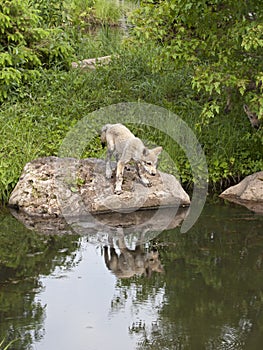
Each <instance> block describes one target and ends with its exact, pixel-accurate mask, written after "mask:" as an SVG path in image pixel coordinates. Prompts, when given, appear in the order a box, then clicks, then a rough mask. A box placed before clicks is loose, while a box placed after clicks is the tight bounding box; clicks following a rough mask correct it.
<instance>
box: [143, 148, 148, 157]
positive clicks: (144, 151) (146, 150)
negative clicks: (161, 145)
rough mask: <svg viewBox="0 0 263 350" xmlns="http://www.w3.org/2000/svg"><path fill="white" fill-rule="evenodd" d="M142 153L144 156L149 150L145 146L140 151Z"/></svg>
mask: <svg viewBox="0 0 263 350" xmlns="http://www.w3.org/2000/svg"><path fill="white" fill-rule="evenodd" d="M142 154H143V155H144V156H148V154H149V150H148V149H147V148H146V147H145V148H144V149H143V151H142Z"/></svg>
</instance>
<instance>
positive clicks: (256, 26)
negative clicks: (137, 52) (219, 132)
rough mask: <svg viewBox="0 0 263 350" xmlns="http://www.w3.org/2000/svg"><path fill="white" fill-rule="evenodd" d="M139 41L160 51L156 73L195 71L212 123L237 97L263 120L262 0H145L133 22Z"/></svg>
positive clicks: (194, 83)
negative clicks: (175, 70)
mask: <svg viewBox="0 0 263 350" xmlns="http://www.w3.org/2000/svg"><path fill="white" fill-rule="evenodd" d="M131 20H132V22H133V24H134V25H135V27H134V30H133V35H134V37H135V41H139V42H140V43H141V44H142V45H150V44H152V45H154V46H158V48H159V54H158V56H154V57H152V62H151V64H152V66H153V68H154V69H157V70H162V69H166V67H167V66H168V65H172V66H173V67H175V68H176V69H178V67H183V66H186V65H188V66H189V65H190V66H191V67H192V68H193V77H192V87H193V88H194V89H195V90H196V91H197V92H203V93H205V94H206V95H207V98H209V99H210V100H212V102H211V103H210V108H209V109H207V106H204V111H203V115H204V116H205V117H206V118H208V119H209V118H210V117H211V115H212V116H214V115H216V114H217V113H218V112H219V109H221V110H223V109H224V107H225V106H226V104H227V103H228V105H229V103H230V102H235V101H233V97H234V98H235V96H236V94H239V97H240V99H242V100H243V102H247V103H248V104H250V105H253V107H254V109H255V110H256V111H257V112H258V113H259V115H260V116H262V115H263V114H262V111H263V99H262V72H263V61H262V55H263V37H262V20H263V8H262V4H261V1H258V0H257V1H249V2H244V1H243V2H242V1H241V2H240V1H237V0H231V1H214V2H212V3H210V2H207V1H205V0H199V1H190V0H188V1H185V0H171V1H163V0H158V1H153V0H147V1H143V2H142V4H141V7H140V8H139V9H138V10H137V11H136V12H135V13H134V14H133V16H132V18H131Z"/></svg>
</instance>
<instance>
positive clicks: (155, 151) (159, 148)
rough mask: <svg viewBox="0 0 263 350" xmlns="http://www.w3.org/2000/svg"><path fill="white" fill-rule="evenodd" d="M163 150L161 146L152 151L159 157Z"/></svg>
mask: <svg viewBox="0 0 263 350" xmlns="http://www.w3.org/2000/svg"><path fill="white" fill-rule="evenodd" d="M162 150H163V148H162V147H161V146H158V147H155V148H154V149H152V152H153V153H154V154H155V155H156V156H157V157H158V156H159V154H160V153H161V152H162Z"/></svg>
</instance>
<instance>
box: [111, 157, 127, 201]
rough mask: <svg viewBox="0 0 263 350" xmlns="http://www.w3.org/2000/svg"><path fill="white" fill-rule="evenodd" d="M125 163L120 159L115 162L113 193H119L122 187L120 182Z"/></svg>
mask: <svg viewBox="0 0 263 350" xmlns="http://www.w3.org/2000/svg"><path fill="white" fill-rule="evenodd" d="M124 167H125V163H124V162H122V161H119V162H118V164H117V171H116V184H115V190H114V193H116V194H121V192H122V189H121V186H122V182H123V172H124Z"/></svg>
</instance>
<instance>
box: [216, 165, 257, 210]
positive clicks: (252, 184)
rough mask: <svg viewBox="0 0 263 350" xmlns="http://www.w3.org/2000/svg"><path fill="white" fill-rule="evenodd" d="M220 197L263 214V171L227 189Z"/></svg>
mask: <svg viewBox="0 0 263 350" xmlns="http://www.w3.org/2000/svg"><path fill="white" fill-rule="evenodd" d="M220 197H221V198H223V199H227V200H229V201H230V202H234V203H237V204H241V205H244V206H245V207H247V208H248V209H250V210H252V211H255V212H257V213H263V171H259V172H258V173H255V174H252V175H249V176H247V177H245V178H244V179H243V180H242V181H241V182H240V183H239V184H237V185H235V186H232V187H229V188H228V189H226V190H225V191H224V192H223V193H221V195H220Z"/></svg>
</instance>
